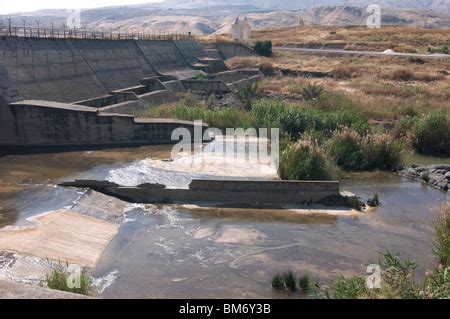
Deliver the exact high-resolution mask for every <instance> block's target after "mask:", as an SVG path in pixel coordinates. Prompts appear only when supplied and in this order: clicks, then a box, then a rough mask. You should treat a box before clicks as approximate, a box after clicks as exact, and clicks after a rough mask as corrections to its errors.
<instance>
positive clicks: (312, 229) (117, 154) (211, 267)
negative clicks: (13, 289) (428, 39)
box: [0, 147, 448, 298]
mask: <svg viewBox="0 0 450 319" xmlns="http://www.w3.org/2000/svg"><path fill="white" fill-rule="evenodd" d="M169 157H170V148H168V149H166V150H161V149H158V148H156V147H155V148H152V147H149V148H144V149H136V150H128V151H124V150H120V151H119V150H115V151H102V152H81V153H77V152H74V153H65V154H59V155H39V156H8V157H4V158H0V180H1V182H0V189H2V191H0V197H1V198H0V200H1V204H0V206H1V207H2V208H3V209H2V210H0V214H2V217H3V219H1V222H2V223H3V226H5V225H8V226H19V227H29V226H30V224H31V225H32V222H30V221H29V220H27V219H29V218H30V217H33V216H36V215H39V214H43V213H48V212H51V211H60V210H69V211H70V214H77V220H78V218H81V220H85V219H89V221H91V219H95V220H96V223H100V224H99V225H104V224H103V223H108V224H113V225H115V226H116V227H119V229H118V232H117V235H116V236H114V237H113V238H112V240H111V241H110V242H109V244H107V246H106V248H105V250H104V252H103V254H102V255H101V257H100V259H99V261H98V263H97V265H96V266H95V267H94V269H92V270H91V275H92V276H93V278H94V282H95V283H96V285H97V286H98V287H99V288H98V290H99V293H100V296H101V297H103V298H116V297H124V298H199V297H209V298H226V297H228V298H249V297H284V296H280V295H276V294H274V293H273V292H272V290H271V289H270V280H271V278H272V276H273V275H274V274H275V273H277V272H281V271H285V270H293V271H295V272H297V273H298V274H302V273H308V274H310V275H312V276H313V277H315V278H317V279H319V280H320V281H321V282H322V283H326V282H328V281H330V280H333V279H335V278H336V277H337V276H338V275H339V274H343V275H351V274H360V275H362V274H364V273H365V265H366V264H367V263H370V262H371V261H372V262H373V261H376V260H378V257H379V255H378V253H379V252H380V251H384V250H385V249H390V250H392V251H395V252H398V253H401V254H402V256H404V257H410V258H413V259H415V260H416V261H417V262H418V263H419V264H420V269H419V272H422V271H423V270H425V269H426V268H431V267H432V266H433V265H434V259H433V257H432V255H431V240H432V237H433V229H432V221H433V216H432V214H431V213H430V212H429V208H430V207H434V206H438V205H439V204H440V203H442V202H443V201H445V200H447V199H448V195H447V194H444V193H441V192H438V191H437V190H434V189H431V188H427V187H424V186H423V185H420V184H419V183H416V182H414V181H410V180H407V179H404V178H400V177H398V176H392V175H384V174H380V175H375V176H374V175H372V176H370V177H367V178H364V179H361V180H359V179H352V180H349V181H348V182H346V183H345V184H344V186H343V188H344V189H345V190H348V191H351V192H354V193H357V194H358V195H360V196H362V197H363V198H365V199H367V198H368V197H370V196H372V195H373V194H374V193H375V192H377V193H378V194H379V195H380V198H381V201H382V206H381V207H380V208H379V209H376V210H372V211H370V212H367V213H363V214H361V213H356V212H349V211H345V210H344V211H341V210H339V209H336V210H327V209H325V208H318V207H290V208H289V209H287V210H270V209H266V210H254V209H233V208H220V207H197V206H158V205H139V204H134V205H131V204H125V203H120V202H111V201H110V200H111V199H110V198H108V197H107V196H103V195H101V196H100V195H98V194H96V193H92V192H88V191H87V190H81V191H80V190H75V189H62V188H60V187H55V186H54V185H56V184H57V182H59V181H61V180H67V179H69V180H72V179H76V178H80V179H100V180H101V179H105V180H110V181H113V182H118V183H120V184H127V183H130V184H131V185H136V184H141V183H146V182H149V183H155V182H157V183H164V184H166V185H168V186H169V187H183V186H186V185H187V184H188V183H189V182H190V180H191V179H192V178H193V177H200V178H205V177H213V178H216V179H223V178H227V179H229V178H247V177H248V178H255V175H256V176H257V177H258V178H267V179H272V178H273V175H271V174H267V175H264V174H260V173H261V172H265V171H266V168H260V167H253V168H252V170H249V168H248V167H247V166H245V165H244V166H241V167H239V165H237V166H236V167H230V166H228V167H227V166H223V167H222V168H218V167H211V166H210V167H207V166H205V167H204V168H201V167H200V168H199V169H195V170H193V171H191V170H190V166H189V165H186V161H187V159H186V158H184V159H181V160H175V161H166V160H163V159H166V158H169ZM267 169H268V168H267ZM269 171H270V170H269ZM259 174H260V175H259ZM5 212H8V213H6V214H5ZM4 216H9V217H8V218H4ZM78 216H81V217H78ZM102 227H103V226H102ZM7 254H9V255H7ZM1 260H2V259H1V258H0V280H3V281H8V282H15V283H20V284H28V285H36V283H37V282H39V280H41V279H40V278H43V276H44V275H45V273H46V272H48V270H49V269H51V268H49V267H51V265H48V264H47V262H46V260H45V259H44V258H40V257H38V256H36V255H26V256H24V255H22V254H19V253H15V254H11V253H4V255H3V262H1ZM3 287H4V286H3ZM6 294H7V291H3V292H2V289H1V287H0V295H1V296H6Z"/></svg>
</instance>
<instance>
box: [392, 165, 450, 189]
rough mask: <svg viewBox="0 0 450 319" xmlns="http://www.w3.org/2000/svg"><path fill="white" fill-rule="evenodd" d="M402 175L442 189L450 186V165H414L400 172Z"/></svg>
mask: <svg viewBox="0 0 450 319" xmlns="http://www.w3.org/2000/svg"><path fill="white" fill-rule="evenodd" d="M399 174H400V175H402V176H405V177H409V178H413V179H416V180H419V181H422V182H424V183H426V184H428V185H430V186H433V187H435V188H437V189H440V190H442V191H448V189H449V187H450V165H429V166H417V165H413V166H411V167H410V168H408V169H404V170H402V171H400V172H399Z"/></svg>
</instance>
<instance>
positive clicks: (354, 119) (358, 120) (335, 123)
mask: <svg viewBox="0 0 450 319" xmlns="http://www.w3.org/2000/svg"><path fill="white" fill-rule="evenodd" d="M323 123H324V124H323V128H324V129H325V130H326V131H328V132H333V131H336V130H337V129H339V128H341V127H348V128H351V129H354V130H355V131H357V132H358V133H359V134H364V133H367V132H368V131H369V129H370V125H369V119H368V118H367V117H366V116H364V115H362V114H360V113H358V112H354V111H350V110H344V109H339V110H335V111H330V112H327V113H325V114H324V115H323Z"/></svg>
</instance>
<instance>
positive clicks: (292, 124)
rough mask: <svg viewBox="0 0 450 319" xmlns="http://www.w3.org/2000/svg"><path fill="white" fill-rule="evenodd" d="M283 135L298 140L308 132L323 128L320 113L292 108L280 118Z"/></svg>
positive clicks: (296, 107)
mask: <svg viewBox="0 0 450 319" xmlns="http://www.w3.org/2000/svg"><path fill="white" fill-rule="evenodd" d="M280 122H281V123H280V124H281V127H280V128H281V130H282V131H283V133H285V134H288V135H290V136H291V137H292V138H294V139H298V138H299V137H300V136H301V134H303V133H304V132H306V131H307V130H315V129H316V127H320V126H321V118H320V114H319V112H317V111H315V110H308V109H304V108H300V107H298V106H291V107H289V108H287V109H286V110H285V112H284V113H282V115H281V118H280Z"/></svg>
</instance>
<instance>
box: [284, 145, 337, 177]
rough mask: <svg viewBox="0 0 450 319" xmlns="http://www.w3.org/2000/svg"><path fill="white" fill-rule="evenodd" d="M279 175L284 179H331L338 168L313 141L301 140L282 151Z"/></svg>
mask: <svg viewBox="0 0 450 319" xmlns="http://www.w3.org/2000/svg"><path fill="white" fill-rule="evenodd" d="M278 170H279V176H280V178H281V179H283V180H330V179H333V176H334V175H336V168H335V167H334V165H333V163H332V162H331V161H329V160H328V159H327V158H326V156H325V154H324V152H323V151H322V150H321V149H320V148H318V147H317V146H315V145H314V143H312V142H311V141H305V140H303V141H299V142H297V143H296V144H291V145H289V146H287V147H286V148H285V149H284V150H283V151H282V153H281V156H280V163H279V169H278Z"/></svg>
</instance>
